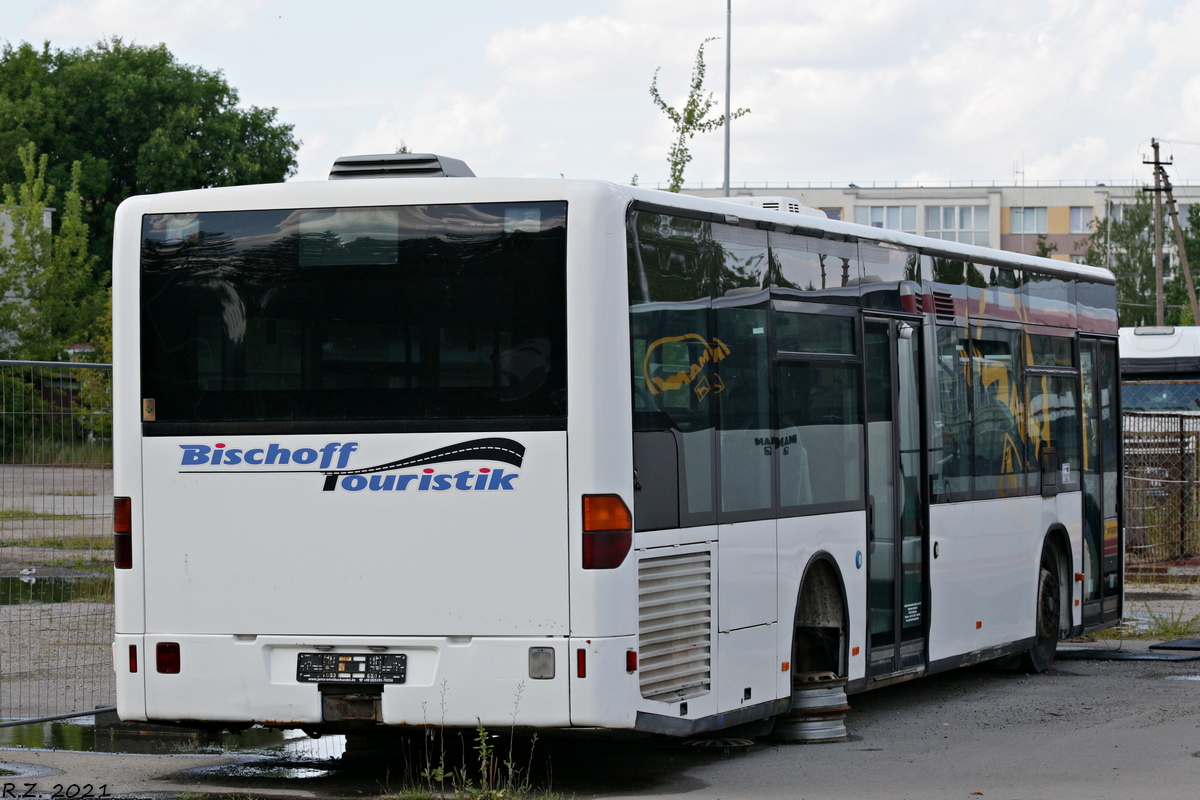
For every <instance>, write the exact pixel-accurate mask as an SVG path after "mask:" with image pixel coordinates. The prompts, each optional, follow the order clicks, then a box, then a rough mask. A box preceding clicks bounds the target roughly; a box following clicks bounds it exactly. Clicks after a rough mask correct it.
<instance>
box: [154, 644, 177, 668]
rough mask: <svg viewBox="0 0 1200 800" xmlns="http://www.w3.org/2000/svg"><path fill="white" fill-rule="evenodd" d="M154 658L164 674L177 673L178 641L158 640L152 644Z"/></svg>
mask: <svg viewBox="0 0 1200 800" xmlns="http://www.w3.org/2000/svg"><path fill="white" fill-rule="evenodd" d="M154 660H155V665H156V667H157V668H158V671H159V672H161V673H163V674H164V675H178V674H179V642H159V643H158V644H157V645H155V646H154Z"/></svg>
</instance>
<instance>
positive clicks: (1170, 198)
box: [1162, 167, 1200, 325]
mask: <svg viewBox="0 0 1200 800" xmlns="http://www.w3.org/2000/svg"><path fill="white" fill-rule="evenodd" d="M1162 181H1163V189H1164V190H1165V191H1166V193H1167V211H1168V213H1169V214H1170V215H1171V228H1172V229H1173V230H1174V231H1175V249H1176V250H1177V251H1178V252H1179V263H1180V264H1181V265H1182V266H1183V277H1184V278H1185V279H1186V280H1187V290H1188V301H1189V302H1190V303H1191V304H1192V324H1193V325H1196V324H1200V306H1197V304H1196V286H1195V284H1194V283H1192V270H1191V267H1189V266H1188V257H1187V247H1185V246H1184V242H1183V226H1182V225H1180V224H1179V209H1178V207H1177V206H1176V205H1175V193H1174V192H1172V191H1171V179H1170V178H1168V177H1167V170H1166V168H1165V167H1164V168H1163V169H1162Z"/></svg>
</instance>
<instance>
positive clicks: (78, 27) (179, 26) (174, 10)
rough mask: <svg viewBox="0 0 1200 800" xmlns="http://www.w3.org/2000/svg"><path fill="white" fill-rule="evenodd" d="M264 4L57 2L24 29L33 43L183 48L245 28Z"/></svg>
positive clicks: (260, 0) (237, 0)
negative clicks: (120, 42)
mask: <svg viewBox="0 0 1200 800" xmlns="http://www.w3.org/2000/svg"><path fill="white" fill-rule="evenodd" d="M265 3H266V0H172V2H171V3H169V4H168V3H162V2H157V1H156V0H62V2H58V3H55V4H54V5H53V6H51V7H50V8H49V9H48V10H47V11H46V12H45V13H44V14H42V15H41V16H39V17H37V18H35V19H34V20H32V21H31V22H30V23H29V24H28V25H27V26H26V29H25V30H26V34H27V35H28V36H29V37H30V38H31V39H34V40H38V39H82V40H85V41H93V40H95V39H98V38H102V37H108V36H120V37H121V38H123V39H125V40H126V41H136V42H138V43H140V44H157V43H159V42H166V43H167V44H168V45H169V46H171V47H172V48H175V47H184V46H187V45H189V44H191V43H193V42H195V41H197V40H200V39H203V38H205V37H207V36H209V35H211V34H213V33H218V32H222V31H232V30H237V29H239V28H244V27H246V26H248V25H250V24H251V23H252V22H253V20H254V17H255V15H256V14H257V13H258V12H259V11H260V10H261V9H262V7H263V6H264V5H265Z"/></svg>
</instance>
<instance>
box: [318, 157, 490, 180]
mask: <svg viewBox="0 0 1200 800" xmlns="http://www.w3.org/2000/svg"><path fill="white" fill-rule="evenodd" d="M474 177H475V173H474V172H472V171H471V168H470V167H468V166H467V165H466V162H463V161H459V160H458V159H457V158H447V157H446V156H439V155H434V154H433V153H385V154H383V155H376V156H342V157H341V158H339V159H338V160H337V161H334V162H333V169H331V170H330V171H329V180H331V181H335V180H342V179H344V178H474Z"/></svg>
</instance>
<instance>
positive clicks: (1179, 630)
mask: <svg viewBox="0 0 1200 800" xmlns="http://www.w3.org/2000/svg"><path fill="white" fill-rule="evenodd" d="M1144 608H1145V611H1144V613H1142V614H1138V615H1137V616H1133V615H1131V616H1129V617H1126V618H1125V619H1123V620H1122V621H1121V624H1120V625H1118V626H1116V627H1115V628H1106V629H1104V630H1099V631H1093V632H1092V633H1091V634H1089V635H1090V636H1091V637H1092V638H1093V639H1097V640H1121V639H1153V640H1159V639H1161V640H1169V639H1183V638H1187V637H1190V636H1195V635H1196V634H1197V633H1200V615H1196V616H1193V617H1188V616H1186V615H1185V614H1184V611H1183V607H1182V606H1180V607H1179V608H1178V609H1176V610H1173V611H1172V610H1167V611H1164V612H1158V611H1154V610H1153V609H1151V608H1150V604H1149V603H1147V604H1145V605H1144Z"/></svg>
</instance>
